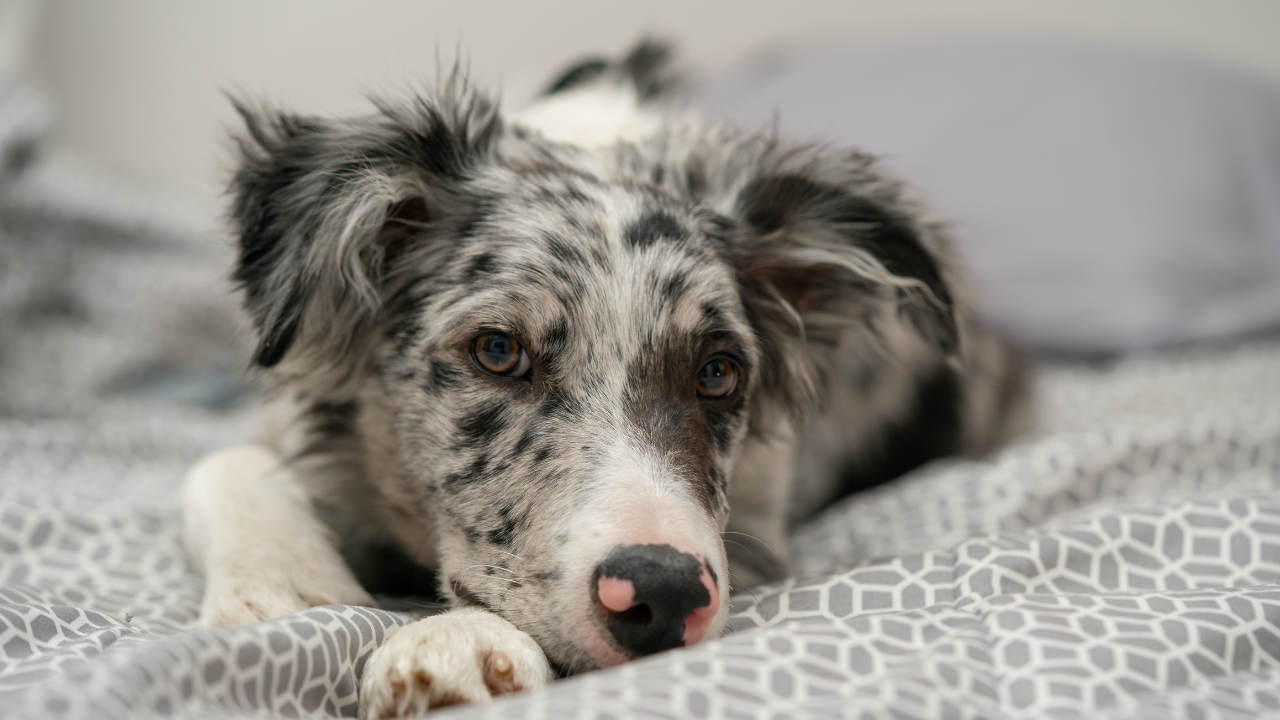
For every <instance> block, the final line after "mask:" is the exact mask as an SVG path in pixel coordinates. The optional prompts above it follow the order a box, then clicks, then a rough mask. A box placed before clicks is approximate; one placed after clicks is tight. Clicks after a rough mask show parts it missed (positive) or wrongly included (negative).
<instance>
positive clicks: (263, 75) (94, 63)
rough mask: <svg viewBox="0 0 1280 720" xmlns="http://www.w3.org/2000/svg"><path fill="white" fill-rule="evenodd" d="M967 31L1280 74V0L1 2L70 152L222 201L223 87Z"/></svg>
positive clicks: (19, 54) (1, 20) (255, 89)
mask: <svg viewBox="0 0 1280 720" xmlns="http://www.w3.org/2000/svg"><path fill="white" fill-rule="evenodd" d="M958 32H966V33H997V32H998V33H1009V32H1017V33H1035V34H1042V35H1055V36H1064V37H1075V38H1083V39H1093V40H1098V41H1104V42H1108V43H1114V44H1123V45H1132V46H1149V47H1157V48H1168V49H1180V50H1185V51H1189V52H1190V53H1192V54H1195V55H1199V56H1203V57H1206V58H1210V59H1213V60H1215V61H1218V62H1221V63H1224V64H1227V65H1230V66H1234V67H1239V68H1244V69H1250V70H1253V71H1256V72H1257V73H1260V74H1264V75H1268V76H1270V77H1272V78H1280V3H1278V2H1275V0H1215V1H1214V2H1205V1H1204V0H1037V1H1035V2H1027V1H1026V0H965V1H964V2H955V1H954V0H791V1H790V2H786V3H780V2H771V1H769V0H735V1H733V2H724V1H714V2H702V1H697V0H695V1H693V2H690V1H689V0H646V1H645V2H634V3H620V2H594V1H587V0H550V1H546V2H501V1H498V0H470V1H468V2H457V1H455V2H427V1H412V0H364V1H363V2H342V1H340V0H312V1H309V2H303V1H301V0H296V1H295V0H265V1H264V0H221V1H219V2H173V1H171V0H112V1H111V2H98V1H96V0H0V62H3V63H4V64H5V65H6V66H7V67H8V68H10V69H13V70H16V71H17V72H19V73H21V74H23V75H25V76H26V77H28V78H30V79H32V80H33V81H34V82H35V83H37V84H38V86H39V87H41V88H43V90H44V91H45V92H46V93H48V95H49V96H50V97H51V98H52V101H53V105H54V106H55V107H56V109H57V118H58V124H57V130H56V135H55V138H56V141H57V142H58V143H59V144H61V145H63V146H65V147H69V148H74V149H75V150H78V151H80V152H82V153H84V154H85V155H88V156H91V157H93V158H97V159H100V160H103V161H107V162H110V163H113V164H115V165H118V166H119V167H122V168H127V169H130V170H133V171H137V172H142V173H147V174H150V175H153V176H156V177H158V178H162V179H164V180H166V181H169V182H173V183H178V184H182V185H187V186H190V187H192V188H196V189H199V190H202V191H205V192H209V193H216V192H220V191H221V189H222V187H223V185H224V181H225V178H226V176H227V164H228V160H227V155H226V143H225V141H224V136H225V130H224V128H225V127H226V126H228V125H230V124H231V123H232V120H233V118H232V115H231V112H230V108H229V106H228V103H227V102H226V100H225V98H224V97H223V93H224V92H226V91H233V92H238V93H248V94H252V95H259V96H262V97H265V98H272V99H274V100H276V101H278V102H279V103H280V104H282V105H284V106H286V107H291V108H295V109H298V110H302V111H308V112H323V113H341V112H349V111H353V110H359V109H363V108H364V107H365V105H364V96H365V95H366V94H368V93H372V92H379V91H386V90H389V89H401V88H405V87H413V86H420V85H421V84H422V83H423V82H424V81H429V80H430V79H431V78H433V77H434V76H435V71H436V67H437V65H438V63H439V62H441V61H443V62H444V63H445V64H450V63H452V61H453V59H454V58H455V56H461V57H463V58H465V59H466V62H468V63H469V65H470V67H471V70H472V74H473V76H474V77H476V78H477V79H479V80H480V81H482V82H483V83H485V84H488V85H490V86H492V87H499V86H501V87H504V88H505V89H506V90H507V91H508V92H509V93H510V94H512V95H520V94H522V93H527V92H528V90H529V89H530V88H532V87H535V86H537V85H539V84H541V83H543V82H545V81H546V79H547V78H548V77H549V76H550V75H551V74H552V73H554V72H555V71H556V70H558V69H559V68H561V67H562V66H563V65H564V64H565V63H566V62H568V61H570V60H573V59H575V58H577V57H579V56H581V55H584V54H589V53H602V52H603V53H610V54H611V53H614V52H617V51H618V50H619V49H620V48H623V47H625V46H626V45H627V44H629V43H631V42H633V41H634V40H635V39H636V38H637V37H638V36H640V35H641V34H643V33H653V34H657V35H661V36H665V37H670V38H672V39H674V40H675V41H677V42H678V44H679V47H680V51H681V53H682V56H683V57H684V59H685V60H686V62H687V64H688V65H689V66H690V67H692V68H698V69H702V70H713V69H715V68H717V67H722V66H725V65H727V64H730V63H732V62H734V61H735V60H737V59H738V58H740V57H741V56H742V55H743V54H744V53H746V52H748V51H750V50H753V49H755V48H758V47H760V46H762V45H765V44H773V45H782V46H785V45H794V44H801V45H806V44H810V43H813V42H815V41H825V40H830V39H832V38H840V39H843V40H844V41H846V42H848V43H852V44H868V43H883V42H889V41H893V40H897V39H905V38H912V37H922V36H930V35H940V34H947V33H958Z"/></svg>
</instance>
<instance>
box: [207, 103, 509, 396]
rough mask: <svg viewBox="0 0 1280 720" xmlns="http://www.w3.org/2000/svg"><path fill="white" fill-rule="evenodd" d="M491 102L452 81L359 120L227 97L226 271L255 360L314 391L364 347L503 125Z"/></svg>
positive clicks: (348, 372)
mask: <svg viewBox="0 0 1280 720" xmlns="http://www.w3.org/2000/svg"><path fill="white" fill-rule="evenodd" d="M495 107H496V106H495V104H494V103H492V102H490V101H489V100H488V99H487V98H485V97H483V96H480V95H478V94H475V93H473V92H471V91H469V90H468V89H467V88H466V87H465V85H464V84H463V83H461V82H458V81H456V80H455V81H453V82H450V83H448V85H446V87H445V89H444V91H443V92H441V93H440V94H439V95H437V96H436V97H435V98H431V99H427V98H419V99H417V100H416V101H414V102H413V103H411V104H409V105H407V106H404V107H391V106H379V108H378V110H379V112H378V113H377V114H375V115H373V116H371V117H367V118H361V119H358V120H348V121H338V120H323V119H317V118H308V117H299V116H294V115H288V114H284V113H279V112H272V111H266V110H262V109H253V108H250V107H249V106H247V105H246V104H244V103H241V102H236V109H237V110H238V111H239V113H240V115H241V116H242V117H243V118H244V122H245V128H246V130H245V132H244V133H243V134H242V135H240V136H238V137H237V138H236V141H237V145H238V147H239V150H240V165H239V168H238V170H237V171H236V174H235V176H234V179H233V180H232V183H231V188H230V189H231V194H232V197H233V201H232V209H231V220H232V223H233V226H234V229H235V231H236V234H237V235H238V240H239V246H240V257H239V263H238V265H237V267H236V270H235V274H234V278H235V280H236V281H237V282H238V283H239V284H240V286H241V287H242V288H243V290H244V293H245V296H244V298H245V299H244V302H245V307H246V309H247V310H248V312H249V315H250V316H251V318H252V320H253V323H254V326H255V329H256V330H257V333H258V346H257V350H256V352H255V354H254V362H255V363H256V364H257V365H259V366H261V367H263V368H276V370H277V372H281V373H284V374H286V375H289V376H295V377H297V376H306V377H307V378H308V383H309V384H311V385H312V386H313V387H315V386H316V385H317V384H318V385H329V386H336V385H340V384H342V383H343V382H344V381H345V380H348V379H350V378H351V377H352V376H353V375H354V373H355V372H356V371H357V369H358V368H359V367H360V362H361V360H362V359H363V358H366V357H367V356H368V353H369V351H370V349H371V346H372V345H373V344H374V343H372V342H370V340H371V333H374V332H376V331H377V326H378V324H379V319H380V314H381V309H382V307H383V302H384V300H385V298H386V295H387V292H388V291H389V288H387V287H386V286H385V278H387V277H388V275H389V273H388V271H389V270H391V269H392V265H393V264H394V263H395V262H397V261H398V260H399V259H400V258H401V257H402V256H404V255H406V253H409V252H411V251H413V250H415V248H416V246H418V245H421V244H423V243H424V242H425V241H426V239H428V238H429V237H430V233H431V231H432V229H433V228H434V227H436V226H437V224H438V223H439V221H440V220H441V219H442V218H443V217H446V216H450V215H453V214H456V213H458V212H459V211H460V205H461V204H463V203H464V202H465V201H464V200H463V199H462V197H461V192H460V187H461V186H462V184H463V183H464V182H465V180H466V179H467V178H468V177H469V176H470V175H471V173H472V172H473V171H474V169H475V167H476V166H477V165H478V164H479V163H481V162H482V161H483V160H484V158H485V157H487V155H488V153H489V150H490V148H491V147H492V145H493V141H494V138H495V137H496V136H497V135H498V134H499V133H500V132H501V127H502V126H501V120H500V118H499V116H498V114H497V112H496V109H495Z"/></svg>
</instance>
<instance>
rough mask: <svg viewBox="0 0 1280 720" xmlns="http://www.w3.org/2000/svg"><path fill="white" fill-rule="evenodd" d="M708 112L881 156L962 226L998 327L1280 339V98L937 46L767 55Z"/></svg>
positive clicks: (1230, 76) (1123, 63)
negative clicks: (1276, 330) (1262, 333)
mask: <svg viewBox="0 0 1280 720" xmlns="http://www.w3.org/2000/svg"><path fill="white" fill-rule="evenodd" d="M693 101H694V104H695V105H696V106H698V107H699V108H700V109H701V110H702V112H703V113H704V114H706V115H707V116H708V117H711V118H716V119H727V120H730V121H732V122H733V123H735V124H738V125H741V126H745V127H753V128H754V127H757V126H758V125H760V124H762V123H769V122H773V121H774V120H775V118H776V121H777V122H778V124H779V130H780V132H781V134H782V135H784V136H789V137H798V138H806V139H815V140H834V141H836V142H837V143H839V144H851V145H855V146H858V147H861V148H864V149H866V150H869V151H871V152H874V153H876V154H879V155H881V156H883V158H884V159H885V162H886V163H887V164H888V165H889V166H890V167H891V168H894V169H895V170H896V171H897V172H898V173H899V174H901V175H903V176H905V177H906V178H907V179H908V180H910V181H912V182H914V183H915V184H916V185H917V186H918V187H919V188H920V189H921V191H922V194H923V195H924V196H925V198H926V199H927V200H928V201H929V202H930V203H931V204H932V205H933V206H934V207H935V208H936V209H937V210H938V211H939V214H940V215H941V216H942V217H943V218H944V219H946V220H947V221H949V222H950V223H951V224H952V226H953V228H954V231H955V234H956V236H957V237H958V239H959V240H960V243H961V248H962V250H963V252H964V254H965V255H966V256H967V258H968V260H969V261H970V263H971V264H972V266H973V268H974V270H975V272H976V273H977V275H978V278H979V280H980V282H981V284H982V286H983V294H984V297H985V305H986V310H987V313H988V315H989V317H990V318H991V319H992V321H993V322H994V323H995V324H996V325H997V326H999V327H1001V328H1003V329H1004V330H1005V331H1006V332H1008V333H1009V334H1010V335H1011V336H1013V337H1014V338H1015V339H1017V340H1019V341H1021V342H1023V343H1024V344H1026V345H1028V346H1030V347H1033V348H1036V349H1040V350H1047V351H1055V352H1067V353H1087V354H1108V353H1116V352H1127V351H1136V350H1145V349H1150V348H1155V347H1159V346H1163V345H1168V344H1173V343H1182V342H1188V341H1194V340H1203V339H1210V338H1221V337H1227V336H1232V335H1237V334H1241V333H1247V332H1250V331H1259V330H1263V329H1267V328H1272V327H1276V326H1280V88H1278V87H1277V86H1276V85H1273V84H1271V83H1269V82H1267V81H1265V80H1263V79H1260V78H1256V77H1253V76H1250V75H1248V74H1244V73H1241V72H1236V71H1232V70H1229V69H1226V68H1223V67H1218V66H1216V65H1213V64H1210V63H1208V62H1205V61H1201V60H1197V59H1194V58H1190V57H1181V56H1176V55H1173V54H1165V53H1160V52H1152V51H1144V50H1137V49H1119V48H1112V47H1102V46H1094V45H1088V44H1079V43H1074V42H1070V41H1062V40H1053V41H1050V40H1038V39H1011V38H999V39H992V38H986V39H981V38H965V39H934V40H928V41H917V42H913V43H906V44H897V45H891V46H881V47H874V48H855V47H827V48H821V49H807V50H794V51H789V52H775V53H773V54H770V55H762V56H758V57H756V58H755V59H754V60H752V61H748V62H745V63H742V64H740V65H738V66H737V67H735V68H734V69H732V70H730V71H728V72H725V73H722V74H720V75H717V76H715V77H711V78H708V79H706V80H705V81H703V82H701V83H699V84H697V85H696V86H695V89H694V92H693Z"/></svg>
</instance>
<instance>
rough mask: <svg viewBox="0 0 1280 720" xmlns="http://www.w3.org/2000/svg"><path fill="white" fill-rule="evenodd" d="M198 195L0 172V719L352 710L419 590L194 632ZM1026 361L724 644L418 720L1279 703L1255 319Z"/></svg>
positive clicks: (1113, 711)
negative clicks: (1216, 339)
mask: <svg viewBox="0 0 1280 720" xmlns="http://www.w3.org/2000/svg"><path fill="white" fill-rule="evenodd" d="M217 218H218V210H217V208H216V206H213V205H212V204H210V203H208V202H206V201H203V200H201V199H198V198H191V197H187V196H184V195H182V194H180V193H177V192H174V191H162V190H160V189H158V188H156V187H153V186H150V185H148V184H146V183H144V182H141V181H136V182H135V181H131V180H129V179H127V178H121V177H119V176H117V175H114V174H109V173H103V172H101V171H98V170H96V169H94V168H92V167H89V166H85V165H82V164H78V163H76V162H74V161H73V160H72V159H69V158H65V157H58V156H54V157H50V158H46V159H45V160H43V161H41V162H39V163H37V164H36V165H34V166H32V167H30V168H29V169H28V170H27V171H26V172H25V173H23V174H22V175H21V177H20V178H18V179H15V180H11V181H9V182H8V183H7V184H6V185H4V186H3V187H0V716H4V717H15V718H51V717H53V718H126V717H152V716H162V715H178V716H183V717H239V716H264V715H279V716H289V717H337V716H350V715H352V714H354V712H355V708H356V695H355V692H356V687H357V685H358V680H359V677H360V674H361V671H362V668H363V663H364V662H365V660H366V659H367V658H368V656H369V653H370V652H371V651H372V650H373V649H374V648H376V647H377V646H378V645H379V644H380V643H382V642H384V641H385V639H386V638H387V636H388V634H389V633H391V632H393V631H394V630H395V629H396V628H397V627H399V626H400V625H401V624H403V623H404V622H406V621H407V620H409V619H410V618H411V617H412V616H413V615H414V614H420V613H422V612H430V611H432V610H433V608H430V607H418V608H414V607H413V606H412V603H407V604H406V603H403V602H402V603H401V604H400V606H399V607H401V608H407V611H401V612H389V611H386V610H378V609H368V608H352V607H336V606H334V607H323V608H315V609H312V610H310V611H308V612H304V613H300V614H297V615H293V616H288V617H283V618H279V619H276V620H272V621H268V622H265V623H261V624H258V625H254V626H249V627H239V628H225V629H216V630H205V629H198V628H196V627H194V620H195V618H196V615H197V612H198V607H199V601H200V597H201V592H202V581H201V580H200V578H199V577H198V576H197V575H195V574H194V573H193V572H192V571H191V569H190V568H189V566H188V565H187V563H186V561H185V559H184V557H183V554H182V551H181V524H180V520H179V518H178V515H177V510H176V508H177V501H176V494H177V485H178V482H179V481H180V479H181V477H182V474H183V472H184V470H185V469H186V467H187V466H188V465H189V464H190V463H191V462H193V461H194V460H195V459H197V458H198V457H200V456H201V455H202V454H203V453H205V452H208V451H211V450H214V449H217V448H220V447H225V446H228V445H231V444H234V443H238V442H245V441H247V440H249V439H250V438H252V436H253V433H254V429H255V423H256V420H255V415H254V410H253V403H252V399H253V397H254V395H255V390H254V388H253V386H252V384H251V383H247V382H245V381H242V380H241V378H242V372H241V371H242V369H243V368H244V367H245V366H246V357H247V356H246V354H245V350H244V347H245V345H244V343H243V342H242V339H243V336H242V332H241V328H240V326H239V325H238V321H237V319H236V318H237V315H236V313H235V310H234V306H233V302H232V300H231V299H230V297H229V296H228V294H227V292H226V283H225V280H224V273H225V268H227V267H229V263H230V257H231V255H230V252H231V251H230V246H229V243H228V242H227V239H226V238H225V237H224V236H222V235H221V234H220V233H219V231H218V229H217V228H218V222H217ZM1039 387H1040V389H1041V391H1042V394H1043V396H1044V417H1043V418H1042V424H1041V429H1040V430H1039V431H1038V433H1037V434H1036V435H1034V436H1032V437H1029V438H1027V439H1026V440H1025V441H1024V442H1021V443H1019V444H1018V445H1016V446H1014V447H1011V448H1009V449H1007V450H1005V451H1004V452H1002V453H1000V454H999V455H997V456H995V457H993V458H991V459H989V460H988V461H986V462H962V461H955V460H950V461H942V462H938V463H934V464H932V465H929V466H926V467H924V468H921V469H919V470H918V471H916V472H914V473H912V474H910V475H909V476H906V477H904V478H901V479H900V480H898V481H896V482H894V483H891V484H889V485H887V486H884V487H882V488H880V489H878V490H875V491H873V492H870V493H867V494H864V495H861V496H858V497H854V498H850V499H848V500H846V501H844V502H842V503H840V504H839V505H837V506H835V507H833V508H831V509H830V510H829V511H827V512H825V513H824V514H822V515H820V516H819V517H816V518H814V519H812V520H810V521H808V522H806V523H805V524H804V525H803V526H801V527H799V528H797V529H796V531H795V533H794V535H793V537H792V544H793V547H794V549H795V551H796V553H797V555H798V557H799V561H800V567H801V570H802V572H801V577H800V579H796V580H790V581H787V582H785V583H781V584H778V585H773V586H766V587H759V588H752V589H750V590H749V591H745V592H742V593H741V594H739V595H737V596H736V597H735V598H734V601H733V617H732V622H731V628H732V630H731V632H729V633H728V634H727V635H726V637H725V638H724V639H722V640H719V641H715V642H708V643H704V644H702V645H699V646H697V647H694V648H691V649H687V650H678V651H672V652H667V653H663V654H660V655H657V656H653V657H650V658H646V659H644V660H641V661H638V662H635V663H631V664H629V665H625V666H622V667H619V668H615V669H611V670H608V671H602V672H597V673H592V674H588V675H584V676H581V677H576V678H571V679H568V680H565V681H562V682H559V683H557V684H555V685H554V686H553V687H551V688H550V689H548V690H547V691H545V692H541V693H537V694H527V695H517V696H512V697H509V698H504V699H501V700H499V701H498V702H495V703H494V704H492V705H488V706H482V707H462V708H453V709H449V710H446V711H445V712H443V713H441V716H442V717H457V718H467V717H474V718H480V717H485V718H516V717H522V718H523V717H528V718H539V717H545V718H565V717H600V718H604V717H613V718H622V717H637V718H638V717H716V718H720V717H724V718H731V717H760V718H782V717H850V718H864V717H865V718H881V717H883V718H913V717H945V718H962V717H1046V716H1054V717H1068V718H1069V717H1089V718H1096V717H1152V718H1161V719H1164V718H1170V717H1188V718H1200V717H1253V716H1261V715H1274V716H1280V338H1277V337H1259V338H1254V339H1251V340H1247V341H1235V342H1233V343H1231V344H1220V345H1216V346H1209V347H1189V348H1183V349H1180V350H1176V351H1168V352H1164V353H1161V354H1152V355H1146V356H1133V357H1128V358H1125V359H1120V360H1113V361H1109V362H1106V363H1100V362H1093V363H1085V362H1059V363H1056V364H1050V365H1046V366H1045V367H1044V368H1043V370H1042V372H1041V377H1040V378H1039ZM726 541H727V542H737V541H742V542H747V541H746V539H744V538H733V537H726Z"/></svg>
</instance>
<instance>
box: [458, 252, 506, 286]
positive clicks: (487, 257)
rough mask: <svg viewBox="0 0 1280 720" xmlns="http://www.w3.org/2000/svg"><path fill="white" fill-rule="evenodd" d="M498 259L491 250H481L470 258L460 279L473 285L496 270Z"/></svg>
mask: <svg viewBox="0 0 1280 720" xmlns="http://www.w3.org/2000/svg"><path fill="white" fill-rule="evenodd" d="M497 269H498V259H497V257H495V256H494V254H493V253H492V252H482V253H480V254H479V255H477V256H475V257H474V258H472V259H471V262H470V263H468V264H467V269H466V270H465V271H463V273H462V281H463V282H465V283H467V284H468V285H474V284H476V283H478V282H480V281H481V280H485V279H488V277H489V276H490V275H493V274H494V273H495V272H497Z"/></svg>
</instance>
